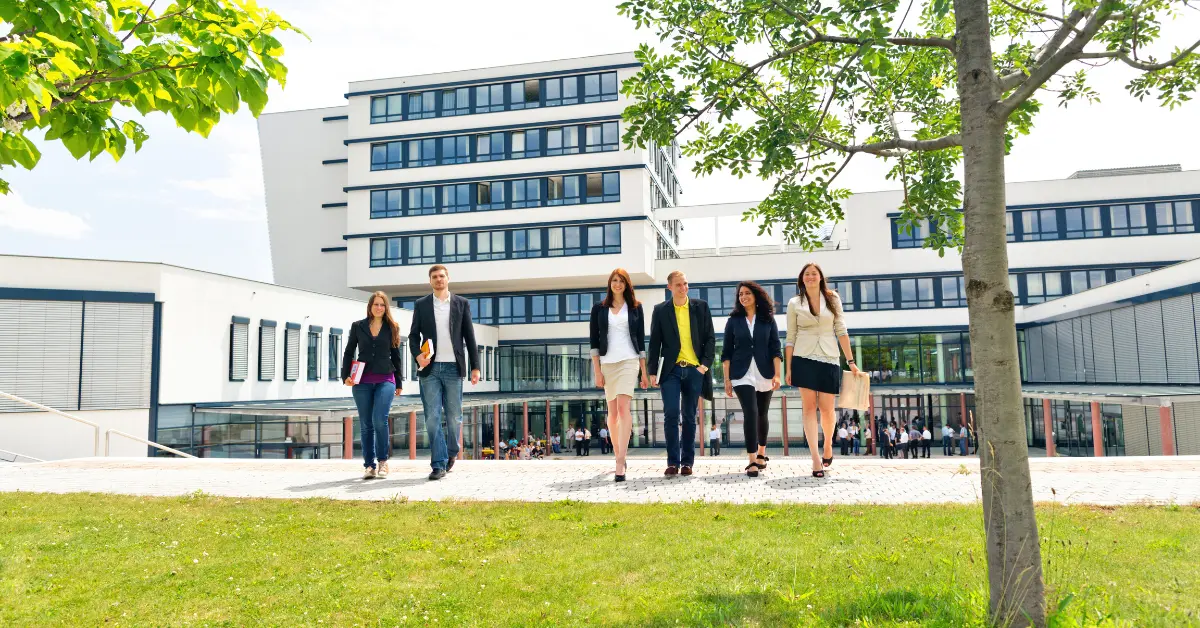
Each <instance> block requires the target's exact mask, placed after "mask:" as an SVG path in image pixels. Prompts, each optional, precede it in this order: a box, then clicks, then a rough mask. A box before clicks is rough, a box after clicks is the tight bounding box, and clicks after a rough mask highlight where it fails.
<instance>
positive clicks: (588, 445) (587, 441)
mask: <svg viewBox="0 0 1200 628" xmlns="http://www.w3.org/2000/svg"><path fill="white" fill-rule="evenodd" d="M583 455H585V456H590V455H592V430H589V429H588V428H586V427H585V428H583Z"/></svg>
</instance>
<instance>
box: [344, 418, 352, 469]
mask: <svg viewBox="0 0 1200 628" xmlns="http://www.w3.org/2000/svg"><path fill="white" fill-rule="evenodd" d="M353 457H354V417H349V416H348V417H342V458H343V459H345V460H349V459H351V458H353Z"/></svg>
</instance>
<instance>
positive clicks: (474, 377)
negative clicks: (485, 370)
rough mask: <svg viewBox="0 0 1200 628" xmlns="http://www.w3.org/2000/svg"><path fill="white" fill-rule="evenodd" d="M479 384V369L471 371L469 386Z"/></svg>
mask: <svg viewBox="0 0 1200 628" xmlns="http://www.w3.org/2000/svg"><path fill="white" fill-rule="evenodd" d="M478 383H479V369H471V385H472V386H474V385H475V384H478Z"/></svg>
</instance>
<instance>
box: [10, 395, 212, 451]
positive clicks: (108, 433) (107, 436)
mask: <svg viewBox="0 0 1200 628" xmlns="http://www.w3.org/2000/svg"><path fill="white" fill-rule="evenodd" d="M0 397H3V398H5V399H9V400H11V401H15V402H17V403H22V404H25V405H27V406H29V407H31V408H37V409H38V410H41V411H43V412H49V413H51V414H57V415H58V416H61V417H63V418H67V419H71V420H72V421H75V422H77V423H83V424H84V425H87V426H90V427H91V428H92V429H93V430H94V431H95V442H94V444H95V447H94V449H93V451H94V454H93V455H95V456H97V457H99V456H100V455H101V454H100V431H101V430H104V454H103V455H104V456H105V457H107V456H108V452H109V448H110V445H111V443H112V435H113V434H116V435H117V436H124V437H125V438H128V439H131V440H135V441H137V442H139V443H144V444H146V445H149V446H151V447H154V448H157V449H161V450H162V451H167V452H170V453H173V454H175V455H176V456H182V457H184V458H195V456H193V455H191V454H185V453H183V452H182V451H179V450H177V449H171V448H170V447H167V446H166V445H160V444H158V443H155V442H153V441H148V440H146V439H144V438H139V437H137V436H134V435H132V434H127V433H125V432H122V431H121V430H118V429H115V428H108V429H104V428H102V427H101V426H100V425H99V424H96V423H93V422H91V421H89V420H87V419H81V418H79V417H77V416H75V415H73V414H67V413H66V412H63V411H61V410H55V409H54V408H51V407H50V406H44V405H42V404H40V403H38V402H36V401H30V400H28V399H25V398H22V397H18V396H16V395H12V394H9V393H6V392H4V391H2V390H0ZM24 457H26V458H28V457H29V456H24ZM38 462H43V461H41V460H39V461H38Z"/></svg>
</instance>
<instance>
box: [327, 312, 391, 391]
mask: <svg viewBox="0 0 1200 628" xmlns="http://www.w3.org/2000/svg"><path fill="white" fill-rule="evenodd" d="M356 360H357V361H358V362H364V363H366V365H367V366H366V368H365V369H364V370H363V373H364V374H365V373H376V374H380V375H386V374H388V373H395V374H396V384H397V385H399V384H400V382H402V381H404V360H403V359H401V357H400V348H399V347H393V346H392V326H391V325H388V324H387V323H384V324H383V326H381V327H380V328H379V335H378V336H372V335H371V321H370V320H369V319H366V318H364V319H362V320H361V321H354V323H353V324H352V325H350V335H349V337H348V338H346V350H345V351H343V352H342V380H345V379H346V378H347V377H350V363H351V362H354V361H356Z"/></svg>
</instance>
